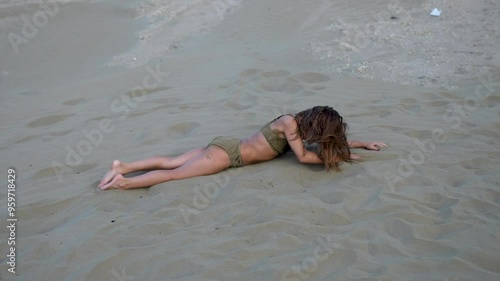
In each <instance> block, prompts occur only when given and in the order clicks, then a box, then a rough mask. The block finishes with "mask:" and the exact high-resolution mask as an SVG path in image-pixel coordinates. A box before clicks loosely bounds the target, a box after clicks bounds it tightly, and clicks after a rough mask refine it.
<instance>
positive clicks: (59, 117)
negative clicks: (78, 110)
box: [27, 114, 74, 128]
mask: <svg viewBox="0 0 500 281" xmlns="http://www.w3.org/2000/svg"><path fill="white" fill-rule="evenodd" d="M73 115H74V114H56V115H49V116H44V117H41V118H38V119H35V120H33V121H31V122H29V123H28V124H27V125H28V127H30V128H38V127H43V126H49V125H52V124H54V123H57V122H61V121H63V120H66V119H67V118H69V117H70V116H73Z"/></svg>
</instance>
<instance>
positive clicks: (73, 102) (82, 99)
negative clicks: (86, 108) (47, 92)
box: [63, 98, 85, 105]
mask: <svg viewBox="0 0 500 281" xmlns="http://www.w3.org/2000/svg"><path fill="white" fill-rule="evenodd" d="M84 102H85V99H84V98H81V99H74V100H67V101H65V102H63V104H64V105H77V104H80V103H84Z"/></svg>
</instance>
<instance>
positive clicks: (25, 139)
mask: <svg viewBox="0 0 500 281" xmlns="http://www.w3.org/2000/svg"><path fill="white" fill-rule="evenodd" d="M39 136H42V135H30V136H25V137H22V138H20V139H18V140H16V141H15V142H14V143H23V142H27V141H30V140H33V139H36V138H38V137H39Z"/></svg>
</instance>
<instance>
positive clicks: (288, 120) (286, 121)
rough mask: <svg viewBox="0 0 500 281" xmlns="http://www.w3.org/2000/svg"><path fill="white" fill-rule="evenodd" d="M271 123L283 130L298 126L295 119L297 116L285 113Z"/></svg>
mask: <svg viewBox="0 0 500 281" xmlns="http://www.w3.org/2000/svg"><path fill="white" fill-rule="evenodd" d="M271 123H274V124H275V125H277V127H280V128H281V130H284V128H285V127H292V128H296V127H297V120H295V116H294V115H293V114H283V115H281V116H279V117H276V118H275V119H274V120H273V121H272V122H271Z"/></svg>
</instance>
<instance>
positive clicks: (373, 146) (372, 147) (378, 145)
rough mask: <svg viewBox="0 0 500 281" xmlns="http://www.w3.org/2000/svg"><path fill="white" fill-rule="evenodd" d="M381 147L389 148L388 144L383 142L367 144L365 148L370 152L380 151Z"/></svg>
mask: <svg viewBox="0 0 500 281" xmlns="http://www.w3.org/2000/svg"><path fill="white" fill-rule="evenodd" d="M381 147H387V144H385V143H383V142H367V143H366V144H365V148H366V149H368V150H377V151H378V150H380V148H381Z"/></svg>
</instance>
